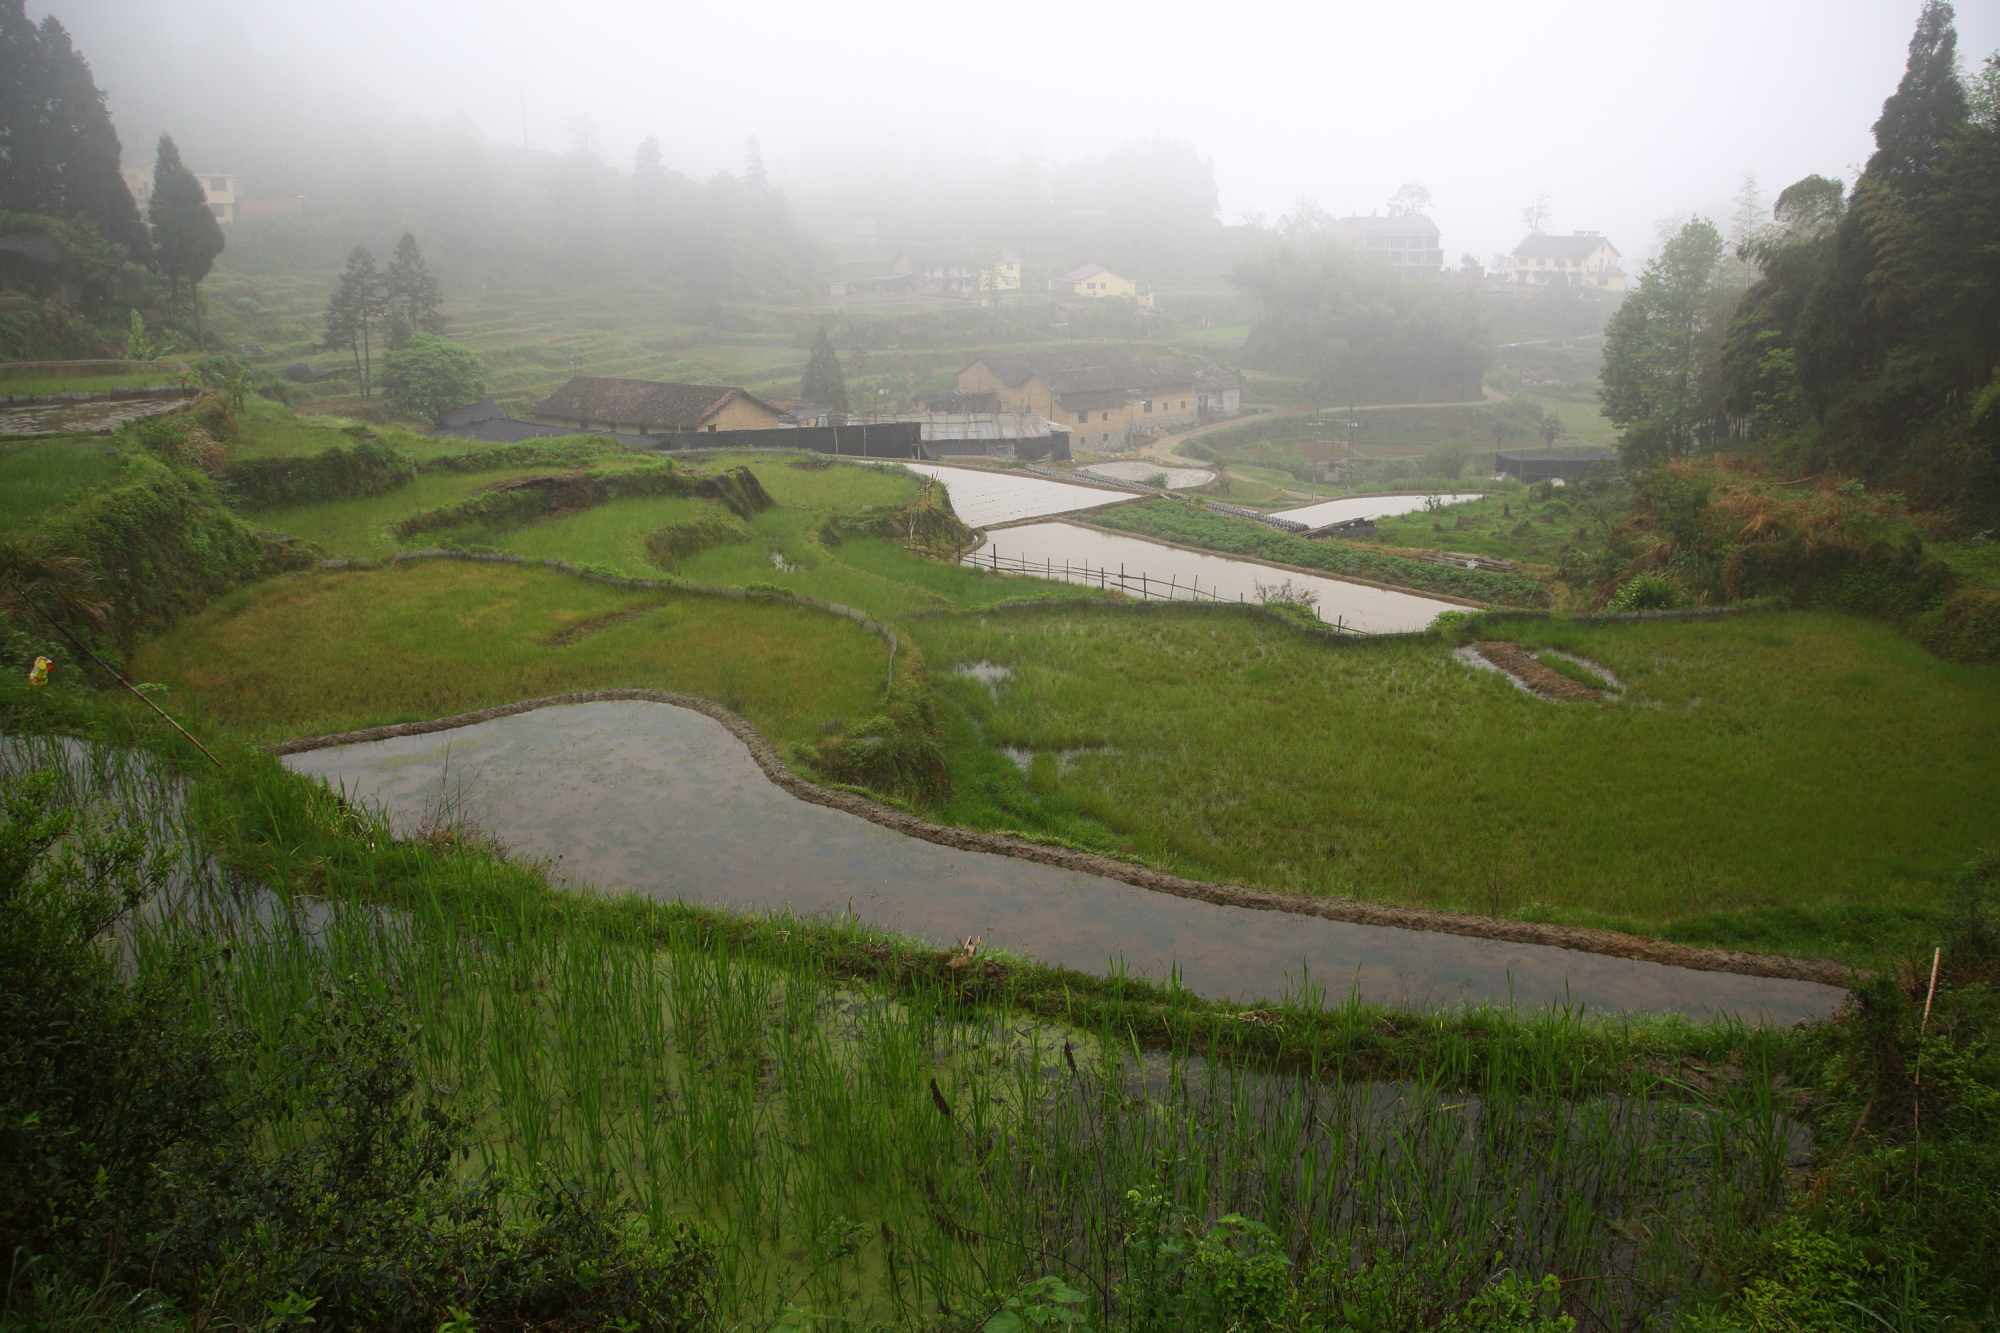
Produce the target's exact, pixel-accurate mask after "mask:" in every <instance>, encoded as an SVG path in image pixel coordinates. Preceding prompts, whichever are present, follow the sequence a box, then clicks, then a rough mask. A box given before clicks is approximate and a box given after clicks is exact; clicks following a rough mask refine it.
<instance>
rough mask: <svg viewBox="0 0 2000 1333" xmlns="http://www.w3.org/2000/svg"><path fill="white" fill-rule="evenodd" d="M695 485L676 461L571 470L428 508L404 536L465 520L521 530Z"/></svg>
mask: <svg viewBox="0 0 2000 1333" xmlns="http://www.w3.org/2000/svg"><path fill="white" fill-rule="evenodd" d="M695 489H696V488H695V485H694V483H693V482H691V481H689V480H688V478H687V477H685V476H683V475H682V474H680V473H678V472H676V471H675V470H674V468H673V465H672V464H661V465H659V466H656V467H648V468H633V469H631V470H630V471H625V472H568V473H564V474H562V475H560V476H551V477H523V478H522V479H521V480H519V481H510V482H502V483H499V484H497V485H495V486H492V487H489V488H488V489H486V490H484V491H481V492H480V493H478V494H476V495H471V496H467V497H466V498H465V499H463V500H460V501H458V502H457V503H455V504H448V505H440V506H439V507H438V508H436V509H423V510H419V511H418V512H416V513H414V514H411V515H410V516H409V517H407V518H405V519H403V520H402V521H401V522H399V523H397V524H396V527H395V533H396V536H397V537H399V538H408V537H414V536H417V535H418V534H419V533H425V532H439V531H442V530H444V529H446V528H456V527H459V526H461V525H464V524H479V525H482V526H484V527H487V528H490V529H493V530H495V531H505V530H507V529H509V528H517V527H520V526H522V525H524V524H527V523H533V522H534V521H535V520H537V519H540V518H545V517H547V516H548V515H550V514H552V513H555V512H557V511H559V510H560V511H564V512H569V511H574V510H578V509H589V508H592V507H594V506H596V505H601V504H603V503H604V502H605V501H606V500H612V499H616V498H617V497H618V496H620V495H688V494H690V493H693V492H694V491H695Z"/></svg>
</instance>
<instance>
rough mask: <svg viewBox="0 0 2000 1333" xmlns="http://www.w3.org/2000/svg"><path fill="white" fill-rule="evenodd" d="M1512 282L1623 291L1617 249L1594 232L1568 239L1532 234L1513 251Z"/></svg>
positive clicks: (1622, 275)
mask: <svg viewBox="0 0 2000 1333" xmlns="http://www.w3.org/2000/svg"><path fill="white" fill-rule="evenodd" d="M1512 259H1513V264H1512V268H1513V280H1514V281H1515V282H1518V283H1526V284H1528V285H1530V286H1535V287H1558V286H1560V287H1598V288H1601V289H1603V290H1604V291H1607V292H1622V291H1624V290H1625V270H1624V269H1622V268H1620V267H1619V266H1618V247H1617V246H1615V245H1613V244H1612V243H1611V242H1609V241H1607V240H1605V239H1604V237H1602V236H1600V235H1598V234H1597V233H1596V232H1594V231H1579V232H1574V233H1572V234H1571V235H1568V236H1545V235H1542V234H1541V233H1539V232H1538V233H1536V234H1535V235H1533V236H1529V237H1527V238H1526V239H1524V240H1523V241H1522V242H1521V243H1520V244H1519V245H1517V246H1515V247H1514V253H1513V256H1512Z"/></svg>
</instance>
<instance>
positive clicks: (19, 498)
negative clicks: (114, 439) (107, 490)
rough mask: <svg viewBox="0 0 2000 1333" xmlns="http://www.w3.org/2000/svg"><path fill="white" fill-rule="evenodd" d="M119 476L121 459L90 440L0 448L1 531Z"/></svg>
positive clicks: (61, 504)
mask: <svg viewBox="0 0 2000 1333" xmlns="http://www.w3.org/2000/svg"><path fill="white" fill-rule="evenodd" d="M118 472H119V460H118V459H117V458H115V457H113V456H112V455H111V454H109V453H107V452H106V451H105V449H104V447H103V443H102V441H100V440H98V439H95V438H93V437H90V436H81V437H78V438H76V439H56V440H31V441H27V442H24V443H21V444H11V445H0V532H7V531H10V530H12V529H15V528H19V527H22V526H24V525H26V524H28V523H30V522H32V521H33V520H34V519H36V518H38V517H40V516H41V515H43V514H46V513H50V512H52V511H54V510H57V509H60V508H62V507H63V506H64V505H68V504H72V503H74V502H75V501H77V500H78V499H80V498H81V497H82V496H84V495H85V494H87V493H89V492H90V491H92V490H95V489H97V488H98V487H101V486H107V485H110V484H112V483H113V482H115V481H116V480H117V479H118Z"/></svg>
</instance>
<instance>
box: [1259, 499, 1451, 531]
mask: <svg viewBox="0 0 2000 1333" xmlns="http://www.w3.org/2000/svg"><path fill="white" fill-rule="evenodd" d="M1478 498H1479V497H1478V496H1477V495H1440V496H1438V497H1437V500H1438V502H1439V503H1440V504H1448V505H1449V504H1457V503H1458V502H1459V501H1461V500H1477V499H1478ZM1430 499H1431V497H1430V496H1428V495H1356V496H1352V497H1349V498H1346V499H1340V500H1320V501H1318V502H1316V503H1314V504H1307V505H1300V506H1299V507H1298V508H1297V509H1280V510H1277V511H1276V513H1277V515H1278V517H1280V518H1289V519H1292V520H1293V521H1295V522H1298V523H1304V524H1306V525H1308V526H1310V527H1315V528H1323V527H1325V526H1326V525H1327V524H1329V523H1345V522H1347V520H1348V519H1350V518H1388V517H1390V516H1392V515H1395V514H1413V513H1415V512H1416V511H1417V510H1419V509H1422V508H1423V507H1424V504H1425V502H1427V501H1428V500H1430Z"/></svg>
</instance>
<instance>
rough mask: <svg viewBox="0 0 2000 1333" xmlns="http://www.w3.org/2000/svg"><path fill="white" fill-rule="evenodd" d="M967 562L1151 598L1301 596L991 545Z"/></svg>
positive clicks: (1342, 623)
mask: <svg viewBox="0 0 2000 1333" xmlns="http://www.w3.org/2000/svg"><path fill="white" fill-rule="evenodd" d="M963 563H965V564H968V565H974V566H977V567H978V568H980V569H990V570H992V571H993V572H995V573H996V574H1033V575H1036V576H1038V577H1040V578H1045V579H1061V580H1062V581H1063V582H1065V583H1081V584H1083V585H1084V586H1086V587H1092V588H1101V589H1103V590H1104V591H1106V592H1109V591H1111V590H1113V589H1116V590H1117V591H1119V592H1123V593H1129V594H1131V595H1133V596H1137V597H1140V598H1143V599H1144V600H1146V601H1149V602H1150V601H1167V602H1176V601H1185V602H1224V603H1230V604H1234V605H1241V606H1262V605H1264V604H1265V603H1266V602H1268V601H1287V600H1293V601H1296V600H1297V599H1295V598H1287V597H1284V596H1279V597H1276V598H1271V597H1267V596H1265V593H1266V591H1267V590H1266V589H1265V588H1264V585H1262V584H1258V585H1257V591H1258V594H1259V595H1258V597H1257V599H1256V600H1254V601H1253V600H1251V599H1250V598H1248V597H1245V596H1244V595H1243V594H1242V593H1241V592H1238V593H1236V595H1234V596H1231V595H1229V594H1228V593H1226V592H1223V591H1222V590H1221V589H1219V588H1216V587H1214V586H1210V587H1207V588H1204V587H1202V586H1201V578H1200V576H1199V575H1197V576H1196V577H1195V578H1194V579H1193V580H1191V581H1190V582H1187V583H1182V582H1181V581H1180V577H1179V576H1178V575H1169V576H1168V577H1167V578H1164V579H1163V578H1160V577H1158V576H1156V575H1152V574H1148V573H1147V572H1146V571H1144V570H1128V569H1126V568H1125V566H1124V565H1122V564H1121V565H1119V566H1118V568H1117V569H1115V570H1114V569H1112V568H1111V567H1110V566H1109V565H1092V564H1091V563H1090V562H1089V561H1087V560H1085V561H1082V562H1077V561H1072V560H1064V561H1063V562H1062V563H1061V564H1057V563H1056V562H1055V560H1054V558H1053V557H1051V558H1047V559H1042V560H1026V559H1021V558H1019V557H1016V556H1005V555H1001V554H1000V553H999V551H997V550H995V549H994V548H992V547H990V546H989V547H988V548H987V549H986V550H985V551H983V552H979V551H975V552H973V553H972V554H970V555H967V556H965V557H964V561H963ZM1290 587H1291V581H1290V580H1289V579H1288V580H1286V582H1285V585H1284V589H1283V591H1285V592H1289V591H1290ZM1302 604H1308V603H1302ZM1315 614H1317V612H1315ZM1322 623H1324V624H1325V625H1326V627H1327V628H1328V629H1333V630H1338V631H1339V632H1341V633H1343V634H1367V633H1369V631H1367V630H1365V629H1362V628H1360V627H1359V626H1356V625H1350V624H1348V623H1347V621H1346V619H1345V618H1344V617H1336V618H1335V619H1333V620H1329V621H1323V622H1322Z"/></svg>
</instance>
